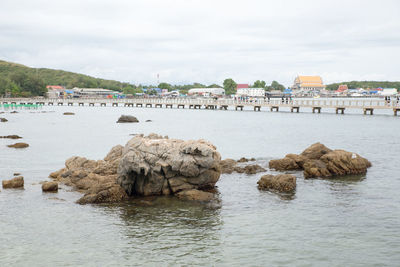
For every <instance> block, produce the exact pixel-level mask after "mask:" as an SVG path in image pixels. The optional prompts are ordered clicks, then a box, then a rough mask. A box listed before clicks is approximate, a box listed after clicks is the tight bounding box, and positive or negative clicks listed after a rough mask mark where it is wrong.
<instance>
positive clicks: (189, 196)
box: [176, 189, 215, 201]
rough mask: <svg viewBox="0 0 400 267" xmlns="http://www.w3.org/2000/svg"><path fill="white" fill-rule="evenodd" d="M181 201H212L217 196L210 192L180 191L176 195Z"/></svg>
mask: <svg viewBox="0 0 400 267" xmlns="http://www.w3.org/2000/svg"><path fill="white" fill-rule="evenodd" d="M176 196H177V197H178V198H179V199H183V200H197V201H211V200H213V199H214V198H215V195H214V194H213V193H210V192H205V191H201V190H197V189H189V190H184V191H180V192H178V193H177V194H176Z"/></svg>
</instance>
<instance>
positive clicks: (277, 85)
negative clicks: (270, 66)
mask: <svg viewBox="0 0 400 267" xmlns="http://www.w3.org/2000/svg"><path fill="white" fill-rule="evenodd" d="M270 88H271V89H272V90H279V91H283V90H285V86H283V85H282V84H280V83H278V82H277V81H272V83H271V86H270Z"/></svg>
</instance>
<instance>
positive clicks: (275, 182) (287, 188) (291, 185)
mask: <svg viewBox="0 0 400 267" xmlns="http://www.w3.org/2000/svg"><path fill="white" fill-rule="evenodd" d="M257 184H258V188H259V189H266V190H272V191H278V192H281V193H292V192H294V190H295V189H296V176H294V175H291V174H279V175H271V174H268V175H264V176H262V177H261V179H260V180H259V181H258V182H257Z"/></svg>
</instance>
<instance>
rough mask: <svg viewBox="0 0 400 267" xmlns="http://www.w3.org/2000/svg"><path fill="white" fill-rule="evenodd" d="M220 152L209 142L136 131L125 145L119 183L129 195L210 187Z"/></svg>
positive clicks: (218, 164)
mask: <svg viewBox="0 0 400 267" xmlns="http://www.w3.org/2000/svg"><path fill="white" fill-rule="evenodd" d="M220 160H221V156H220V154H219V153H218V152H217V151H216V148H215V146H213V145H212V144H211V143H209V142H207V141H204V140H198V141H193V140H190V141H183V140H178V139H168V138H165V137H162V136H158V135H155V134H151V135H149V136H143V135H137V136H135V137H134V138H132V139H131V140H130V141H129V142H128V143H127V144H126V146H125V147H124V149H123V151H122V157H121V160H120V162H119V167H118V181H117V182H118V184H120V185H121V186H122V187H123V188H124V189H125V191H126V192H127V194H128V195H141V196H148V195H169V194H176V193H178V192H179V191H183V190H189V189H205V188H213V187H214V185H215V183H216V182H217V181H218V179H219V177H220V174H221V170H220Z"/></svg>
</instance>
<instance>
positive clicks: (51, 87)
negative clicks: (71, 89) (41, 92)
mask: <svg viewBox="0 0 400 267" xmlns="http://www.w3.org/2000/svg"><path fill="white" fill-rule="evenodd" d="M46 88H47V89H51V90H64V89H65V88H64V87H63V86H60V85H47V86H46Z"/></svg>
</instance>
